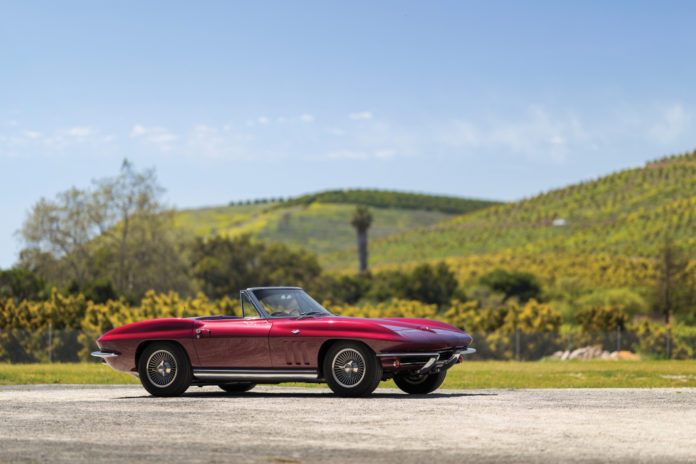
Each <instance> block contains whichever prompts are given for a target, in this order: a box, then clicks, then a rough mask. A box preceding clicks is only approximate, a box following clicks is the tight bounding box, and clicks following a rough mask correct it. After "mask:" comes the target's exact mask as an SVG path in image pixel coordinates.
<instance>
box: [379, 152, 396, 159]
mask: <svg viewBox="0 0 696 464" xmlns="http://www.w3.org/2000/svg"><path fill="white" fill-rule="evenodd" d="M395 156H396V151H395V150H377V151H376V152H375V158H380V159H391V158H394V157H395Z"/></svg>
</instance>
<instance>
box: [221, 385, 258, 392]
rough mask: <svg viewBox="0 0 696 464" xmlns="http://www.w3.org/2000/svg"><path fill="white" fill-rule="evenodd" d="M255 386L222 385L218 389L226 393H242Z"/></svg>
mask: <svg viewBox="0 0 696 464" xmlns="http://www.w3.org/2000/svg"><path fill="white" fill-rule="evenodd" d="M255 386H256V384H255V383H224V384H222V385H218V387H220V388H222V389H223V390H225V391H226V392H227V393H244V392H247V391H249V390H251V389H252V388H254V387H255Z"/></svg>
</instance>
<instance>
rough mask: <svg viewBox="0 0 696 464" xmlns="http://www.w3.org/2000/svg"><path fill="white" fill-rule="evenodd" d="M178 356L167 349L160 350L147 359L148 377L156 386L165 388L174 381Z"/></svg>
mask: <svg viewBox="0 0 696 464" xmlns="http://www.w3.org/2000/svg"><path fill="white" fill-rule="evenodd" d="M177 371H178V369H177V364H176V358H175V357H174V355H173V354H172V353H170V352H169V351H167V350H158V351H155V352H154V353H152V354H151V355H150V357H149V358H148V360H147V378H148V380H149V381H150V383H151V384H152V385H154V386H156V387H160V388H165V387H168V386H169V385H171V384H172V382H174V379H176V375H177Z"/></svg>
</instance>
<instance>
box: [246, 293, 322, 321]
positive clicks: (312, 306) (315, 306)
mask: <svg viewBox="0 0 696 464" xmlns="http://www.w3.org/2000/svg"><path fill="white" fill-rule="evenodd" d="M269 292H274V293H275V292H278V293H288V292H292V293H297V294H299V295H300V296H301V298H302V299H303V300H304V301H303V302H302V303H304V304H306V305H307V306H306V307H304V308H300V309H301V311H299V314H287V313H286V314H282V315H272V313H271V312H270V311H269V309H267V308H266V306H265V305H264V304H263V303H262V302H261V299H262V298H265V297H266V296H267V295H265V294H266V293H269ZM246 293H247V295H249V296H250V297H251V300H252V302H253V303H254V306H256V309H257V310H258V311H259V313H260V314H262V315H263V316H264V317H265V318H266V319H297V318H306V317H311V316H333V314H332V313H330V312H329V311H328V310H327V309H326V308H324V307H323V306H322V305H321V304H319V303H318V302H317V301H316V300H315V299H314V298H312V297H311V296H310V295H309V294H308V293H307V292H305V291H304V290H303V289H301V288H300V287H255V288H248V289H247V290H246ZM315 311H316V312H319V313H320V314H311V315H308V314H309V313H310V312H315Z"/></svg>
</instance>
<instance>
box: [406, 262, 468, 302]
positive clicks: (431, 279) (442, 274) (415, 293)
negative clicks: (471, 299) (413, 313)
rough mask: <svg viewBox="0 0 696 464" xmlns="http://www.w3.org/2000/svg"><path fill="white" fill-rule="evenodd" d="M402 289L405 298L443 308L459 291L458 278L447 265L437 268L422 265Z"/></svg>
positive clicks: (407, 279) (439, 265)
mask: <svg viewBox="0 0 696 464" xmlns="http://www.w3.org/2000/svg"><path fill="white" fill-rule="evenodd" d="M405 284H406V285H404V286H402V287H401V288H400V293H401V294H402V295H403V297H404V298H407V299H410V300H418V301H422V302H424V303H430V304H436V305H438V306H443V305H445V304H447V303H449V301H450V299H451V298H452V296H453V295H454V292H455V290H456V289H457V278H456V277H455V275H454V272H452V271H451V270H450V268H449V267H448V266H447V264H445V263H442V262H441V263H438V264H437V265H436V266H431V265H430V264H421V265H419V266H417V267H416V268H415V269H414V270H413V272H411V274H410V275H408V276H407V278H406V282H405Z"/></svg>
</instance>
